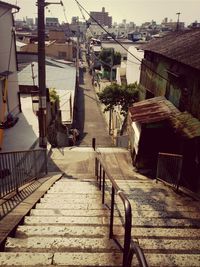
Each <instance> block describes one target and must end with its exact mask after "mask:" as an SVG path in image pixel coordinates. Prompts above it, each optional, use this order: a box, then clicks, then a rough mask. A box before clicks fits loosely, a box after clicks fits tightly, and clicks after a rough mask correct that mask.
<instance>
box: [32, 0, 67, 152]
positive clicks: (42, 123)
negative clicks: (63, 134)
mask: <svg viewBox="0 0 200 267" xmlns="http://www.w3.org/2000/svg"><path fill="white" fill-rule="evenodd" d="M50 4H60V5H63V2H62V1H60V2H52V3H51V2H50V3H45V0H38V2H37V6H38V86H39V112H38V122H39V146H40V147H43V148H46V147H47V129H46V128H47V127H46V116H47V96H46V69H45V14H44V10H45V7H46V6H48V5H50Z"/></svg>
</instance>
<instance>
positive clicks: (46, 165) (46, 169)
mask: <svg viewBox="0 0 200 267" xmlns="http://www.w3.org/2000/svg"><path fill="white" fill-rule="evenodd" d="M44 153H45V174H48V158H47V149H46V148H45V151H44Z"/></svg>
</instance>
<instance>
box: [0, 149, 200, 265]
mask: <svg viewBox="0 0 200 267" xmlns="http://www.w3.org/2000/svg"><path fill="white" fill-rule="evenodd" d="M101 152H102V153H103V154H104V156H103V157H104V159H105V161H106V162H107V164H108V166H109V170H110V172H111V173H112V174H113V176H114V177H115V179H116V182H117V184H118V185H119V187H120V188H121V189H122V190H123V191H124V192H125V193H126V195H127V196H128V197H129V199H130V202H131V205H132V225H133V226H132V237H133V239H134V241H135V242H138V243H139V245H140V246H141V248H142V249H143V251H144V253H145V256H146V259H147V262H148V264H149V267H199V266H200V205H199V203H200V202H199V201H197V200H194V199H192V198H191V197H188V196H186V195H183V194H182V195H181V194H180V195H178V194H176V193H175V192H173V190H172V189H171V188H169V187H168V186H166V185H164V184H163V183H161V182H158V183H156V182H155V181H154V180H150V179H148V178H147V177H145V176H143V175H140V174H138V173H136V172H135V171H134V170H133V167H132V165H131V160H130V156H129V154H128V152H127V151H125V150H120V149H114V148H112V149H111V148H110V149H102V151H101ZM52 159H53V160H54V161H53V162H52V163H51V164H52V168H53V167H54V166H53V164H55V165H56V166H59V168H60V169H61V170H62V171H64V172H65V173H67V175H65V176H63V177H62V179H60V180H58V181H57V182H56V183H55V184H54V185H53V186H52V187H51V188H50V189H49V190H48V192H47V193H46V194H45V195H44V197H42V198H41V199H40V202H39V203H37V204H36V206H35V208H34V209H32V210H31V211H30V214H29V216H26V217H25V219H24V222H23V224H21V225H19V226H18V228H17V230H16V233H15V235H14V236H13V237H9V238H8V239H7V242H6V246H5V252H2V253H0V266H7V267H8V266H18V267H19V266H29V267H31V266H42V267H44V266H45V267H47V266H48V267H50V266H66V267H68V266H71V267H72V266H76V267H78V266H84V267H85V266H106V267H109V266H122V265H121V264H122V253H121V252H120V250H119V248H118V246H117V245H116V243H115V242H114V241H113V240H109V238H108V236H109V226H108V225H109V211H108V208H106V206H103V205H102V204H101V193H100V191H99V189H98V188H97V184H96V181H95V179H94V152H93V151H90V150H89V151H88V150H87V149H86V148H83V149H74V150H72V151H70V150H67V151H61V152H59V151H55V152H54V153H53V155H52ZM106 188H107V193H106V204H107V205H108V206H109V204H110V196H109V193H108V191H110V183H109V182H108V181H107V184H106ZM123 214H124V212H123V207H122V203H121V201H120V200H119V199H118V197H117V196H116V207H115V219H114V234H115V235H116V238H117V239H118V240H119V241H120V242H122V239H123V233H124V231H123V228H122V226H121V225H122V222H123ZM132 266H139V264H138V262H137V261H136V257H135V256H134V259H133V264H132Z"/></svg>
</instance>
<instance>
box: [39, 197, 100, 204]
mask: <svg viewBox="0 0 200 267" xmlns="http://www.w3.org/2000/svg"><path fill="white" fill-rule="evenodd" d="M101 199H102V198H101V196H99V195H98V196H97V197H96V198H95V199H94V198H92V199H89V198H82V197H81V196H80V197H79V198H76V199H74V198H69V199H66V198H59V199H56V198H55V199H52V198H41V199H40V203H47V204H48V203H52V204H56V203H60V204H66V203H82V204H86V205H87V204H90V203H91V202H94V203H98V204H99V203H100V204H101Z"/></svg>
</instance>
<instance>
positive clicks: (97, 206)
mask: <svg viewBox="0 0 200 267" xmlns="http://www.w3.org/2000/svg"><path fill="white" fill-rule="evenodd" d="M72 208H73V209H74V210H98V209H106V208H104V207H103V205H102V204H101V202H100V203H88V204H84V203H74V204H73V203H62V202H60V203H59V202H54V203H37V204H36V209H67V210H71V209H72Z"/></svg>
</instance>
